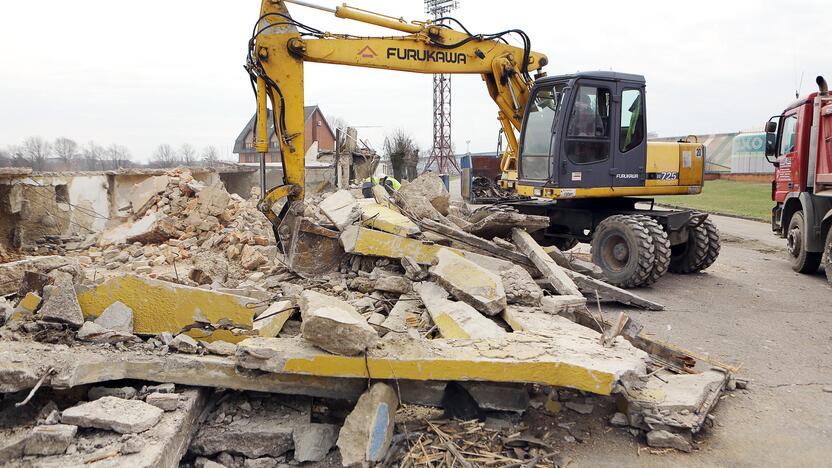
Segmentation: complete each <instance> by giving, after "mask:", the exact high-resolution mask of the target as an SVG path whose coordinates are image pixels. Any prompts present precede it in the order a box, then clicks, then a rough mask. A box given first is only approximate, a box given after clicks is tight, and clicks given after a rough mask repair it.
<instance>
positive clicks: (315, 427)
mask: <svg viewBox="0 0 832 468" xmlns="http://www.w3.org/2000/svg"><path fill="white" fill-rule="evenodd" d="M338 430H339V428H338V426H336V425H334V424H316V423H312V424H307V425H303V426H300V427H297V428H295V430H294V431H293V432H292V440H293V441H294V444H295V460H297V461H299V462H319V461H321V460H323V459H324V458H326V456H327V454H328V453H329V451H330V450H332V447H333V446H335V441H336V440H338Z"/></svg>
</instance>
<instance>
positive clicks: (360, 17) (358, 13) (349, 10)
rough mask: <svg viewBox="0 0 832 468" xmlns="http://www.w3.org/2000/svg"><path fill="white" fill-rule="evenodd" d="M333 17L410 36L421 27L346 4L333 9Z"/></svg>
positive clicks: (401, 19)
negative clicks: (409, 34)
mask: <svg viewBox="0 0 832 468" xmlns="http://www.w3.org/2000/svg"><path fill="white" fill-rule="evenodd" d="M335 16H337V17H338V18H344V19H351V20H354V21H361V22H362V23H367V24H373V25H376V26H381V27H382V28H388V29H394V30H396V31H402V32H406V33H411V34H415V33H417V32H419V31H421V30H422V26H421V25H418V24H413V23H408V22H407V21H405V20H404V19H403V18H395V17H392V16H387V15H383V14H381V13H375V12H372V11H367V10H362V9H360V8H355V7H351V6H348V5H347V4H346V3H345V4H343V5H341V6H339V7H338V8H336V9H335Z"/></svg>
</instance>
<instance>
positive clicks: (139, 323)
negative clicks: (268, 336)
mask: <svg viewBox="0 0 832 468" xmlns="http://www.w3.org/2000/svg"><path fill="white" fill-rule="evenodd" d="M78 301H79V303H80V305H81V310H82V311H83V313H84V315H85V316H87V317H98V316H100V315H101V313H102V312H104V310H105V309H106V308H107V307H109V306H110V305H112V304H113V303H114V302H116V301H120V302H122V303H124V304H125V305H126V306H127V307H130V308H131V309H132V310H133V331H134V333H136V334H146V335H158V334H160V333H163V332H170V333H174V334H178V333H179V332H181V331H184V332H185V333H187V334H188V335H189V336H191V337H194V338H197V339H200V340H205V341H213V340H223V341H228V342H230V343H236V342H239V341H240V340H242V339H244V338H245V337H246V336H245V335H246V332H248V334H253V332H252V331H251V329H252V326H253V319H254V315H255V314H257V313H259V312H261V311H262V310H264V309H265V307H263V306H262V305H261V304H260V303H259V301H257V300H255V299H251V298H248V297H242V296H234V295H231V294H224V293H219V292H216V291H209V290H205V289H200V288H193V287H190V286H183V285H179V284H175V283H169V282H166V281H160V280H153V279H150V278H144V277H140V276H135V275H124V276H121V277H118V278H112V279H110V280H108V281H106V282H104V283H102V284H100V285H98V286H96V287H94V288H91V289H88V290H86V291H84V292H82V293H80V294H79V295H78Z"/></svg>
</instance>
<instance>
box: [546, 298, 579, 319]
mask: <svg viewBox="0 0 832 468" xmlns="http://www.w3.org/2000/svg"><path fill="white" fill-rule="evenodd" d="M540 307H541V310H543V312H545V313H547V314H551V315H562V316H564V317H567V318H570V319H571V318H572V317H574V315H575V314H574V312H575V311H576V310H579V309H584V308H585V307H586V298H585V297H583V296H546V297H544V298H543V299H542V300H541V301H540Z"/></svg>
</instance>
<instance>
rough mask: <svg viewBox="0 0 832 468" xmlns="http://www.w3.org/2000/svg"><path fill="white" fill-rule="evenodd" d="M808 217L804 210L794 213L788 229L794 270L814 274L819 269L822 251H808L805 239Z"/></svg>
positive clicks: (787, 233)
mask: <svg viewBox="0 0 832 468" xmlns="http://www.w3.org/2000/svg"><path fill="white" fill-rule="evenodd" d="M805 232H806V218H805V217H804V216H803V212H802V211H798V212H796V213H795V214H793V215H792V219H791V220H790V221H789V229H788V230H787V231H786V241H787V242H788V250H789V255H790V256H791V258H792V270H794V271H796V272H798V273H808V274H812V273H814V272H816V271H818V267H820V260H821V257H822V256H823V253H821V252H807V251H806V245H805V242H804V239H805V237H806V235H805Z"/></svg>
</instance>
